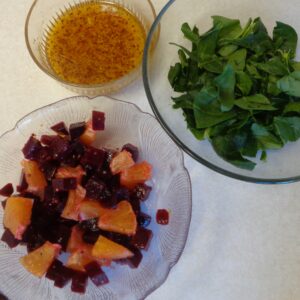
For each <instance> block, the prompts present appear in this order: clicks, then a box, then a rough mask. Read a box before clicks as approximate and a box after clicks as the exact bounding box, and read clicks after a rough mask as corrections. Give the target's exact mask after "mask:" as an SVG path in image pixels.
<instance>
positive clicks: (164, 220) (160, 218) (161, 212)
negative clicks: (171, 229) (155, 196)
mask: <svg viewBox="0 0 300 300" xmlns="http://www.w3.org/2000/svg"><path fill="white" fill-rule="evenodd" d="M156 222H157V224H160V225H168V224H169V212H168V211H167V210H166V209H158V210H157V212H156Z"/></svg>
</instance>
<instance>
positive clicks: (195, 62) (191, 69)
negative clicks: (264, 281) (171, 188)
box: [143, 0, 300, 183]
mask: <svg viewBox="0 0 300 300" xmlns="http://www.w3.org/2000/svg"><path fill="white" fill-rule="evenodd" d="M299 11H300V2H299V1H297V0H289V1H285V2H282V1H279V0H275V1H272V4H271V3H270V1H267V0H260V1H256V0H255V1H239V0H224V1H222V2H220V1H217V0H203V1H199V0H189V1H188V2H187V1H185V0H176V1H175V0H171V1H170V2H169V3H168V4H167V5H166V6H165V7H164V8H163V10H162V11H161V13H160V14H159V16H158V17H157V19H156V21H155V22H154V24H153V26H152V29H151V31H150V34H149V36H148V40H147V43H146V48H145V53H144V61H143V80H144V85H145V90H146V94H147V97H148V99H149V103H150V105H151V107H152V109H153V111H154V113H155V115H156V117H157V118H158V120H159V121H160V123H161V125H162V126H163V128H164V129H165V130H166V132H167V133H168V134H169V135H170V136H171V138H172V139H173V140H174V141H175V142H176V143H177V144H178V145H179V146H180V147H181V148H182V149H183V150H184V151H185V152H186V153H188V154H189V155H191V156H192V157H193V158H194V159H195V160H197V161H199V162H200V163H202V164H204V165H206V166H207V167H209V168H211V169H213V170H215V171H217V172H219V173H222V174H224V175H227V176H230V177H233V178H236V179H240V180H244V181H249V182H256V183H287V182H294V181H298V180H300V159H299V155H300V55H299V54H300V46H299V45H298V35H299V34H300V18H299ZM158 26H160V27H161V35H160V40H159V42H158V46H157V49H156V51H155V53H154V55H153V57H151V58H150V55H149V53H150V50H151V40H152V38H153V35H154V33H155V30H156V29H157V28H158Z"/></svg>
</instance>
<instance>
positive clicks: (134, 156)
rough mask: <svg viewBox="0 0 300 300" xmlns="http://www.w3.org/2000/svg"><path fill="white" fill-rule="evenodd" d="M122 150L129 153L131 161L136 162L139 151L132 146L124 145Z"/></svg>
mask: <svg viewBox="0 0 300 300" xmlns="http://www.w3.org/2000/svg"><path fill="white" fill-rule="evenodd" d="M122 150H126V151H128V152H130V153H131V155H132V159H133V160H134V161H135V162H136V161H137V160H138V158H139V150H138V148H137V147H136V146H134V145H132V144H126V145H124V146H123V147H122Z"/></svg>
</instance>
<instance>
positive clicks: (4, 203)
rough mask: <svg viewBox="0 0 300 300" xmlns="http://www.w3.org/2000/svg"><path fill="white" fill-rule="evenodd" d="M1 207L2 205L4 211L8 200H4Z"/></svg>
mask: <svg viewBox="0 0 300 300" xmlns="http://www.w3.org/2000/svg"><path fill="white" fill-rule="evenodd" d="M1 205H2V207H3V209H5V205H6V200H4V201H1Z"/></svg>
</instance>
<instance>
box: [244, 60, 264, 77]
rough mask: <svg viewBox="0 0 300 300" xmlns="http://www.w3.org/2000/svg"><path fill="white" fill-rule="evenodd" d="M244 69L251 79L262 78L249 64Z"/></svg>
mask: <svg viewBox="0 0 300 300" xmlns="http://www.w3.org/2000/svg"><path fill="white" fill-rule="evenodd" d="M246 69H247V72H248V74H249V75H250V76H251V77H253V78H255V79H262V76H261V75H260V74H259V72H258V71H257V69H256V67H255V66H253V65H252V64H250V63H248V64H246Z"/></svg>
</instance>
